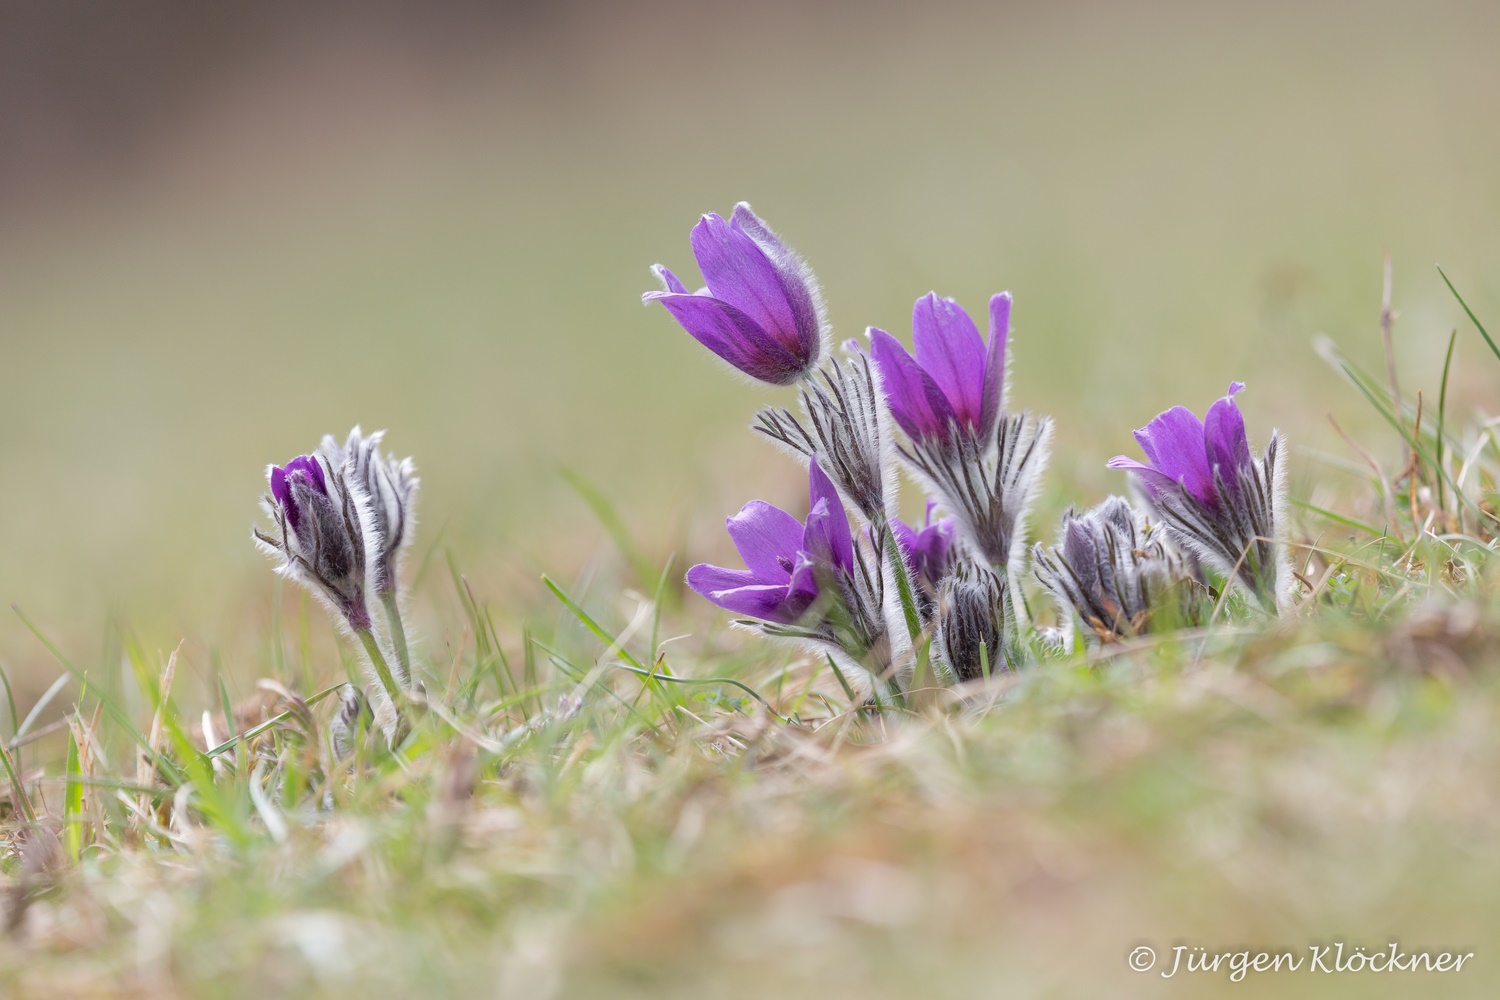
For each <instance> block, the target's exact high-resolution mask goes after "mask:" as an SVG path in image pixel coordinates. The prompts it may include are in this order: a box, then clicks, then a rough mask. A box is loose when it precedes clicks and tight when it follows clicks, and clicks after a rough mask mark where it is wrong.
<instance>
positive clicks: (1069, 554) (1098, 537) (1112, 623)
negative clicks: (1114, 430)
mask: <svg viewBox="0 0 1500 1000" xmlns="http://www.w3.org/2000/svg"><path fill="white" fill-rule="evenodd" d="M1033 558H1034V562H1035V572H1036V577H1037V580H1038V581H1040V582H1041V584H1042V586H1043V587H1045V588H1047V590H1048V591H1049V592H1051V594H1052V595H1053V597H1055V598H1056V599H1057V601H1058V603H1059V604H1061V605H1062V606H1063V608H1064V609H1065V610H1068V611H1071V612H1073V613H1075V614H1077V615H1078V617H1079V619H1080V620H1081V621H1082V622H1083V625H1084V627H1085V629H1087V633H1088V635H1089V636H1090V637H1091V638H1093V639H1095V640H1097V641H1100V642H1112V641H1114V640H1116V639H1121V638H1126V637H1128V636H1135V635H1140V634H1142V633H1145V632H1148V631H1154V630H1156V629H1161V628H1171V627H1173V626H1177V625H1182V624H1191V623H1195V620H1196V613H1197V611H1198V608H1199V599H1200V598H1201V597H1202V596H1203V595H1204V594H1205V593H1206V591H1205V588H1204V587H1203V585H1202V584H1200V583H1199V582H1198V581H1197V580H1195V579H1193V577H1192V576H1191V574H1190V573H1189V572H1188V570H1187V568H1186V566H1185V565H1184V562H1183V560H1182V558H1181V557H1180V556H1179V555H1178V554H1177V552H1176V551H1175V550H1174V549H1173V548H1172V546H1171V545H1170V544H1168V543H1167V541H1166V540H1165V538H1164V537H1163V532H1162V529H1161V528H1160V527H1158V526H1156V525H1152V524H1150V523H1149V522H1147V521H1146V520H1145V519H1144V518H1143V517H1141V516H1140V515H1139V514H1137V513H1136V511H1135V510H1134V508H1132V507H1131V506H1130V502H1129V501H1128V500H1126V499H1124V498H1123V497H1110V498H1109V499H1107V500H1105V501H1104V502H1103V503H1101V504H1098V505H1097V506H1095V507H1093V508H1091V509H1089V510H1087V511H1085V512H1083V513H1082V514H1079V513H1075V512H1074V511H1072V510H1069V511H1067V513H1065V514H1064V515H1063V519H1062V531H1061V535H1060V537H1059V539H1058V542H1057V544H1056V545H1054V546H1052V547H1050V548H1048V547H1044V546H1042V545H1037V546H1036V548H1035V549H1034V552H1033Z"/></svg>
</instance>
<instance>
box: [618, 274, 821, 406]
mask: <svg viewBox="0 0 1500 1000" xmlns="http://www.w3.org/2000/svg"><path fill="white" fill-rule="evenodd" d="M641 298H642V299H644V300H645V301H647V302H660V303H661V304H662V305H664V306H666V307H667V311H668V312H670V313H671V314H672V316H673V318H675V319H676V320H677V322H678V323H680V324H682V328H683V329H684V330H686V331H687V332H688V333H690V334H692V335H693V337H694V338H695V339H696V340H697V341H698V343H700V344H702V345H703V346H704V347H706V348H708V349H709V350H710V351H713V352H714V353H715V354H717V355H718V356H719V357H721V358H723V359H724V360H725V361H727V362H729V363H730V364H731V365H734V367H736V368H738V369H739V370H740V371H742V372H744V373H745V374H746V375H749V376H750V377H751V378H757V379H760V380H761V381H762V382H770V383H771V384H772V385H790V384H791V383H792V382H795V381H797V379H798V378H799V377H800V376H801V375H802V372H803V370H804V367H805V366H804V363H803V361H802V360H801V359H799V358H798V357H797V356H796V355H795V354H793V353H792V352H791V351H789V350H787V349H786V348H785V347H783V346H782V345H781V344H780V343H778V342H777V341H776V340H774V339H773V338H772V337H770V336H769V335H768V334H767V333H766V332H765V331H764V330H762V329H761V328H760V325H759V324H757V323H756V322H755V321H754V320H753V319H751V318H750V317H749V316H747V315H745V314H744V313H743V312H741V311H740V310H739V309H736V308H735V307H734V306H732V305H730V304H729V303H727V302H721V301H720V300H718V299H716V298H713V297H711V296H708V295H683V294H681V293H677V292H647V293H646V294H645V295H643V296H641Z"/></svg>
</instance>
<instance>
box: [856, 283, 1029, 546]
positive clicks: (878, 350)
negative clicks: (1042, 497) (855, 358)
mask: <svg viewBox="0 0 1500 1000" xmlns="http://www.w3.org/2000/svg"><path fill="white" fill-rule="evenodd" d="M1010 307H1011V300H1010V295H1009V294H1007V293H1001V294H999V295H996V296H994V297H993V298H991V299H990V330H989V339H988V341H986V340H985V339H984V338H982V337H980V335H979V330H978V328H977V327H975V325H974V322H973V320H971V319H970V318H969V315H968V313H966V312H964V310H963V307H961V306H960V305H959V304H958V303H956V302H954V301H953V300H952V299H943V298H939V297H938V296H937V294H936V293H932V294H929V295H926V296H924V297H923V298H920V299H918V300H917V303H916V306H915V307H914V308H913V310H912V339H913V342H914V343H915V345H916V356H915V357H913V356H912V355H910V354H908V353H907V351H906V349H905V348H904V347H902V346H901V344H900V343H898V342H897V341H896V339H895V338H894V337H892V336H891V335H890V334H888V333H886V332H885V331H883V330H877V329H874V328H873V327H872V328H871V329H870V331H869V334H870V353H871V354H872V356H873V357H874V359H875V363H876V366H877V367H878V368H879V370H880V376H881V380H882V382H883V384H884V391H885V397H886V401H887V402H888V403H889V404H890V410H891V416H892V417H893V418H894V419H895V421H896V423H897V424H898V425H899V426H900V427H901V429H902V430H903V431H905V432H906V436H907V438H908V439H909V442H908V443H907V444H898V445H897V449H898V451H899V452H900V454H901V456H902V457H903V458H904V459H905V460H906V461H907V463H908V465H910V466H911V467H912V469H913V470H914V471H915V472H916V473H917V474H918V475H919V476H920V477H921V478H922V479H923V480H925V481H926V485H927V487H928V489H929V491H930V492H931V493H933V494H935V495H936V496H937V497H938V498H939V499H940V500H941V501H942V504H943V507H944V508H945V509H946V510H948V511H950V512H951V513H952V514H953V516H954V519H955V522H956V527H957V529H958V533H959V534H960V535H961V536H962V537H963V538H964V540H965V542H966V543H967V544H968V545H969V546H970V548H971V549H972V550H973V551H974V552H975V553H977V554H978V555H980V556H982V557H983V558H984V560H985V561H986V562H988V563H989V564H990V565H991V566H992V567H994V568H996V569H997V570H999V571H1001V572H1003V573H1006V574H1008V573H1009V572H1010V564H1011V556H1012V554H1013V551H1016V552H1019V551H1020V550H1019V548H1018V543H1017V539H1019V538H1020V537H1021V536H1022V535H1023V534H1024V527H1025V518H1026V513H1027V511H1028V509H1029V508H1030V506H1031V502H1032V500H1033V499H1034V498H1035V496H1036V488H1037V486H1038V484H1039V483H1040V480H1041V474H1042V470H1043V468H1044V467H1045V466H1046V464H1047V451H1048V443H1049V441H1050V440H1051V431H1052V425H1051V421H1049V420H1048V419H1047V418H1046V417H1032V416H1030V415H1029V414H1027V413H1026V412H1024V411H1023V412H1021V413H1010V412H1008V411H1007V410H1006V409H1005V398H1004V396H1005V378H1006V369H1005V366H1006V352H1007V345H1008V342H1009V338H1010Z"/></svg>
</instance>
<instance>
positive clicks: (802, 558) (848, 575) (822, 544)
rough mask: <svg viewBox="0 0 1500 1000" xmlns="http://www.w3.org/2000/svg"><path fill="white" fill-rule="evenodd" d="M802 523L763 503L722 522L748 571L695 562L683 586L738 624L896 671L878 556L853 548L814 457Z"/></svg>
mask: <svg viewBox="0 0 1500 1000" xmlns="http://www.w3.org/2000/svg"><path fill="white" fill-rule="evenodd" d="M808 501H809V508H810V510H809V512H808V515H807V521H806V523H803V522H800V521H798V520H797V519H796V518H795V517H793V516H792V515H791V514H788V513H787V512H785V511H783V510H780V509H778V508H776V507H773V506H772V505H770V504H768V503H765V502H764V501H760V500H752V501H751V502H750V503H748V504H746V505H745V507H744V509H742V510H741V511H740V512H739V513H738V514H736V515H734V516H733V517H730V518H728V519H727V520H726V521H725V527H726V528H727V529H728V531H729V537H730V538H731V539H732V540H733V541H734V544H735V548H736V549H738V550H739V553H740V558H742V559H743V560H744V561H745V567H746V568H745V569H730V568H726V567H723V566H711V565H708V564H703V563H701V564H699V565H697V566H694V567H693V568H692V569H690V570H688V574H687V583H688V586H689V587H691V588H692V589H693V590H694V591H696V592H697V593H698V594H700V595H702V596H703V597H705V598H706V599H708V600H709V601H710V602H712V603H713V604H716V605H718V606H719V607H721V608H723V609H725V610H726V611H731V612H733V613H735V614H739V615H745V616H747V617H746V619H740V620H737V621H736V622H735V624H737V625H740V626H743V627H748V628H753V629H755V630H756V631H759V632H761V633H762V634H764V635H769V636H774V637H778V638H790V639H798V640H802V641H804V642H806V643H808V644H809V645H811V646H813V647H815V648H817V649H818V651H819V652H822V653H828V654H831V655H835V656H836V657H837V658H838V659H840V660H841V661H842V662H844V663H845V664H847V665H850V666H854V667H858V668H860V669H861V670H863V671H866V672H868V673H869V674H871V675H875V676H877V677H878V676H881V675H886V676H889V675H890V672H891V671H892V670H893V667H894V666H895V660H896V655H897V651H896V650H893V647H892V643H891V637H890V635H889V630H888V629H887V627H886V623H885V616H884V591H883V587H882V583H881V577H880V573H879V570H878V559H876V558H875V557H873V556H872V555H871V554H870V553H869V552H867V551H866V548H865V547H864V546H863V545H856V544H855V540H854V535H853V533H852V532H851V531H850V529H849V518H848V515H847V514H845V512H844V505H843V502H842V501H841V500H840V499H839V494H838V490H837V489H836V488H835V487H834V485H833V482H832V481H831V480H830V479H829V478H828V476H827V475H826V474H825V473H824V472H823V469H822V468H821V467H820V465H819V463H818V460H817V459H816V458H815V459H813V460H812V461H811V462H810V463H809V465H808Z"/></svg>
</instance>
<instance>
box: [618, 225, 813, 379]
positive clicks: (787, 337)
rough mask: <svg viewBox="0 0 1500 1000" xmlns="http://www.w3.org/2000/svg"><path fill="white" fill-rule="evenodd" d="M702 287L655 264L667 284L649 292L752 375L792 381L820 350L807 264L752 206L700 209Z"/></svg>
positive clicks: (697, 249)
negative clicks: (724, 213) (729, 210)
mask: <svg viewBox="0 0 1500 1000" xmlns="http://www.w3.org/2000/svg"><path fill="white" fill-rule="evenodd" d="M689 241H690V243H691V244H692V248H693V256H694V257H695V258H697V261H698V270H699V271H701V272H702V273H703V281H704V284H705V285H707V287H706V288H700V289H699V290H698V291H697V292H689V291H688V289H687V287H686V286H685V285H683V283H682V282H681V281H678V280H677V276H676V275H674V274H673V273H672V272H671V271H669V270H667V269H666V267H664V266H662V265H661V264H657V265H656V266H655V267H653V268H652V271H653V272H655V274H656V276H657V278H659V279H660V280H661V283H662V285H663V287H664V288H665V289H666V290H665V291H661V292H646V293H645V294H644V295H642V296H641V299H642V301H644V302H648V303H649V302H660V303H661V304H662V305H663V306H665V307H666V308H667V311H668V312H670V313H671V314H672V316H673V317H674V318H675V319H676V320H677V322H678V323H680V324H682V328H683V329H684V330H686V331H687V332H688V333H690V334H692V335H693V337H695V338H696V339H697V340H698V342H699V343H701V344H702V345H703V346H704V347H707V348H708V349H709V350H710V351H713V352H714V353H715V354H717V355H718V356H719V357H721V358H723V359H724V360H725V361H727V362H729V363H730V364H731V365H733V366H734V367H736V368H738V369H739V370H740V371H742V372H744V373H745V374H746V375H749V376H750V377H751V378H755V379H759V380H760V381H762V382H770V383H771V384H773V385H790V384H791V383H793V382H796V381H797V380H799V379H801V378H803V377H804V376H806V375H807V373H808V372H810V371H812V369H813V367H814V366H815V365H816V364H817V362H818V356H819V355H820V354H821V353H822V351H823V339H824V336H825V331H826V328H827V323H826V321H825V319H824V316H823V304H822V299H821V297H820V295H819V293H818V285H817V281H816V279H814V278H813V273H812V270H811V269H810V268H809V267H808V266H807V265H806V264H805V263H803V261H802V259H801V258H800V257H798V256H797V255H796V254H795V253H793V252H792V250H791V248H790V247H788V246H787V245H786V244H785V243H783V242H782V241H781V238H780V237H778V236H777V235H776V234H775V233H773V232H772V231H771V230H770V228H769V227H767V226H766V224H765V223H764V222H762V221H761V220H760V218H759V217H758V216H756V214H755V213H754V212H752V211H751V210H750V206H749V205H748V204H746V203H745V202H740V203H739V204H738V205H736V206H735V207H734V212H733V214H731V215H730V217H729V221H727V222H726V221H725V220H724V219H723V218H722V217H720V216H718V215H713V214H710V215H705V216H704V217H703V218H702V219H701V220H700V221H699V223H698V224H697V225H696V226H694V227H693V232H692V235H691V236H690V237H689Z"/></svg>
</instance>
